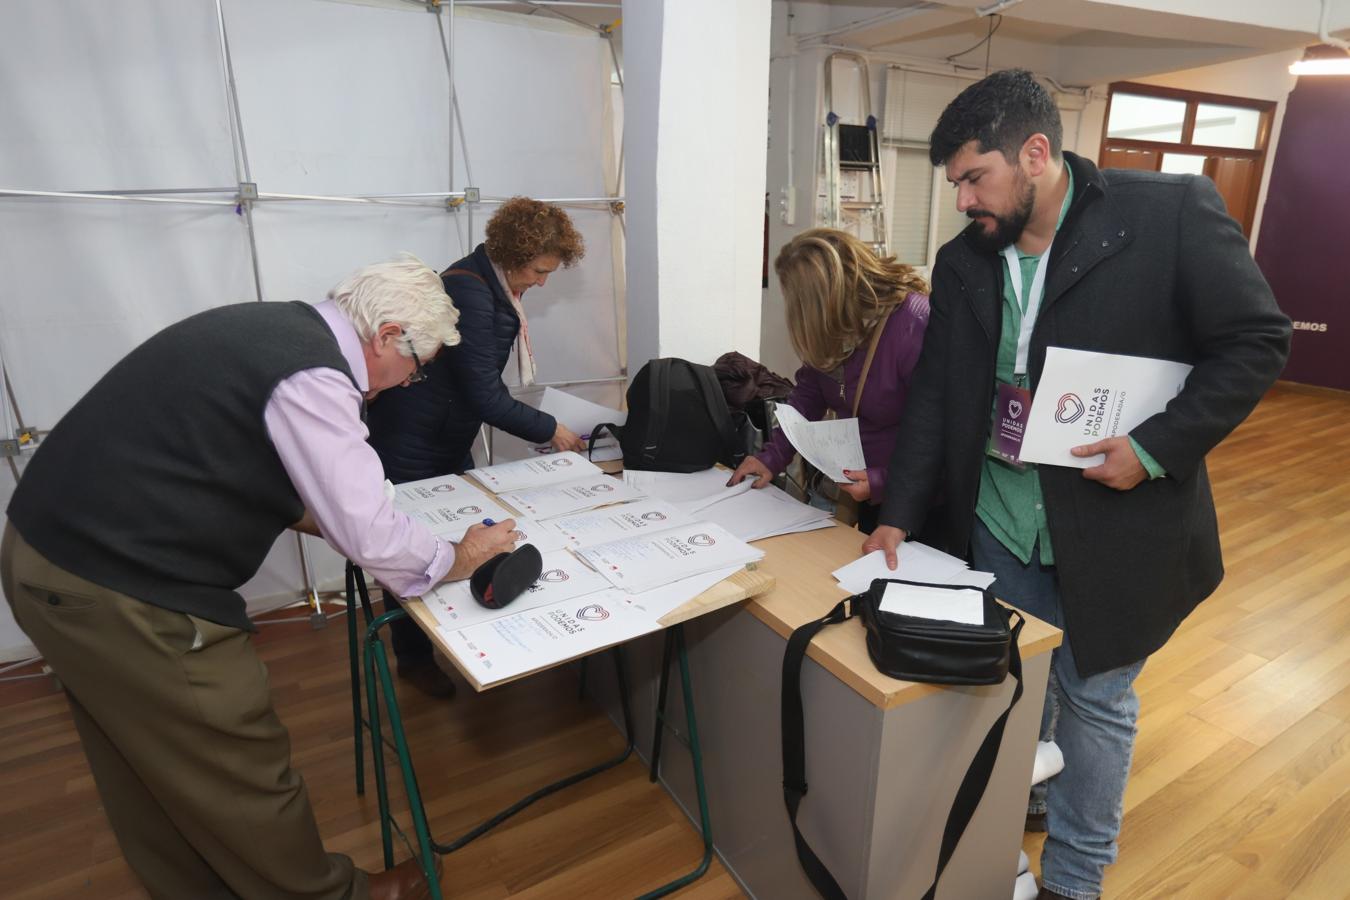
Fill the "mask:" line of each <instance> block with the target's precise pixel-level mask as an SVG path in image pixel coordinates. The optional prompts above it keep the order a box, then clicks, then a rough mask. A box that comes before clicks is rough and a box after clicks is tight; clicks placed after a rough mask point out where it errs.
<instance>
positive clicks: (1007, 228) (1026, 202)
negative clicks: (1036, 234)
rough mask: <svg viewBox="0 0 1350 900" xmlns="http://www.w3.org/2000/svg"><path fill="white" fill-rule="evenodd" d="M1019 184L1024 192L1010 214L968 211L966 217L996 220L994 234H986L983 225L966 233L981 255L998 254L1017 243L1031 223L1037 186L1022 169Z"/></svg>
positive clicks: (978, 210) (976, 210)
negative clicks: (987, 217) (986, 217)
mask: <svg viewBox="0 0 1350 900" xmlns="http://www.w3.org/2000/svg"><path fill="white" fill-rule="evenodd" d="M1017 182H1020V183H1021V185H1022V192H1021V196H1019V197H1018V198H1017V205H1016V206H1015V207H1013V211H1012V212H1011V213H1010V214H1008V215H1006V216H999V215H995V214H994V213H992V212H990V211H989V210H987V209H970V210H966V215H967V216H969V217H970V218H971V219H975V218H977V217H980V216H990V217H991V218H993V220H994V230H993V232H992V233H990V232H986V231H985V230H984V226H983V225H980V226H979V227H977V228H971V229H968V230H967V232H966V234H967V237H968V239H969V240H970V242H971V243H972V244H974V245H975V249H976V250H977V251H979V252H980V253H997V252H998V251H1000V250H1002V249H1003V248H1004V247H1006V246H1008V245H1009V244H1011V243H1013V242H1015V241H1016V240H1017V239H1018V238H1020V237H1021V236H1022V232H1023V230H1025V229H1026V227H1027V223H1028V222H1030V221H1031V211H1032V209H1033V208H1034V207H1035V205H1036V185H1035V184H1034V183H1032V181H1031V179H1030V178H1027V177H1026V175H1025V174H1023V173H1022V171H1021V169H1018V172H1017Z"/></svg>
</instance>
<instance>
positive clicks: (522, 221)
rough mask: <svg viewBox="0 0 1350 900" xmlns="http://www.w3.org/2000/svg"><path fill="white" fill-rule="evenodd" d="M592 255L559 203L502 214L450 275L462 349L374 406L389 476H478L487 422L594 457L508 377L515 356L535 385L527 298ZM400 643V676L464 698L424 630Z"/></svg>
mask: <svg viewBox="0 0 1350 900" xmlns="http://www.w3.org/2000/svg"><path fill="white" fill-rule="evenodd" d="M585 252H586V247H585V243H584V242H583V241H582V238H581V235H580V234H579V233H578V232H577V230H576V228H575V227H574V226H573V225H572V220H571V219H570V218H569V217H568V215H567V213H565V212H563V211H562V210H561V209H559V208H558V207H556V206H553V205H552V204H549V203H543V202H541V201H539V200H531V199H530V198H528V197H514V198H512V199H511V200H508V201H507V202H505V203H503V204H502V205H501V207H500V208H499V209H498V210H497V212H496V213H495V214H493V216H492V218H491V219H489V220H488V224H487V240H485V241H484V242H483V243H481V244H479V245H478V247H477V248H476V249H475V250H474V251H473V253H470V254H469V255H468V256H466V257H464V258H463V259H461V260H459V261H458V262H456V263H454V264H453V265H451V266H450V267H449V268H448V269H446V270H445V271H444V272H442V273H441V281H442V283H443V284H444V285H445V291H446V293H447V294H449V295H450V299H451V301H452V302H453V303H454V304H455V307H456V308H457V309H458V310H459V334H460V342H459V344H457V345H456V346H454V347H447V348H446V349H445V350H444V351H442V352H441V353H440V354H438V355H437V357H436V361H435V363H432V364H428V365H427V366H426V370H425V371H426V378H425V380H423V381H421V382H419V383H417V384H414V385H410V386H409V387H408V388H407V389H405V390H401V391H388V392H386V394H384V395H381V397H380V399H379V401H378V402H376V403H373V404H371V406H370V410H369V415H368V424H369V426H370V443H371V445H372V446H374V448H375V451H376V452H377V453H378V454H379V455H380V459H381V461H382V462H383V463H384V472H385V476H386V477H388V478H389V479H390V480H391V481H393V482H395V483H401V482H404V481H416V480H418V479H421V478H431V477H434V476H437V475H445V474H448V473H452V472H454V473H459V472H463V471H465V470H466V469H470V468H472V467H473V457H472V456H471V455H470V449H471V448H472V447H473V441H474V438H475V437H476V436H477V434H478V429H479V427H480V426H481V425H483V424H484V423H486V424H488V425H491V426H492V427H493V428H499V429H501V430H502V431H505V432H507V433H508V434H513V435H515V436H517V437H520V438H523V439H525V440H527V441H530V442H531V443H535V444H552V445H553V448H554V449H555V450H581V449H584V447H585V443H584V442H583V441H582V440H581V439H580V438H579V437H578V436H577V435H575V434H573V433H572V432H571V431H569V430H568V429H567V427H566V426H564V425H563V424H562V423H561V422H558V421H556V420H555V419H554V418H553V416H551V415H549V414H548V413H545V412H541V411H539V410H537V409H534V408H533V407H531V406H528V405H526V404H524V403H522V402H520V401H519V400H517V399H516V398H514V397H512V396H511V394H510V392H509V391H508V390H507V389H506V384H505V383H504V382H503V381H502V372H503V370H505V368H506V364H507V361H508V360H509V359H510V356H511V350H512V349H513V348H514V349H515V350H516V359H517V364H518V366H519V371H520V383H521V384H532V383H533V382H534V353H533V351H532V349H531V346H530V328H529V323H528V322H527V320H526V317H525V309H524V307H523V306H522V305H521V297H522V296H523V295H524V293H525V292H526V291H527V290H529V289H530V288H532V287H542V286H543V285H544V283H545V282H547V281H548V276H549V275H551V274H553V272H555V271H556V270H557V269H558V268H559V267H566V268H570V267H572V266H574V265H576V263H577V262H578V261H579V260H580V259H581V258H582V256H583V255H584V254H585ZM395 395H398V396H395ZM387 596H388V595H387V594H386V597H387ZM392 643H393V645H394V652H395V654H396V655H397V657H398V672H399V675H400V676H402V677H404V678H407V679H409V680H410V681H411V682H412V683H413V684H414V685H415V686H416V687H418V688H420V689H421V690H422V691H423V692H425V693H428V694H431V695H433V696H449V695H451V694H453V693H454V684H453V682H451V681H450V680H449V678H447V677H446V675H445V674H444V673H443V672H441V670H440V668H439V667H437V666H436V664H435V661H434V659H433V658H432V647H431V642H430V641H429V640H428V639H427V637H426V635H424V634H423V633H422V631H421V629H420V628H418V627H417V625H416V623H414V622H413V621H412V620H411V619H400V620H399V621H397V622H395V623H394V625H393V634H392Z"/></svg>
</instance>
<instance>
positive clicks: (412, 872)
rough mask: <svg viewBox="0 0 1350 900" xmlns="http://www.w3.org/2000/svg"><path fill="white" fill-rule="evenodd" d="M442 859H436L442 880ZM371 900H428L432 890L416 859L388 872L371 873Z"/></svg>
mask: <svg viewBox="0 0 1350 900" xmlns="http://www.w3.org/2000/svg"><path fill="white" fill-rule="evenodd" d="M440 874H441V858H440V857H439V856H437V857H436V877H437V880H439V879H440ZM368 878H369V883H370V900H426V898H427V897H430V896H431V889H430V888H429V887H428V886H427V880H426V878H425V877H424V876H423V875H422V867H421V866H419V865H418V864H417V860H416V859H408V860H404V861H403V862H401V863H399V864H398V865H396V866H394V867H393V868H392V869H389V870H388V871H386V872H370V873H369V874H368Z"/></svg>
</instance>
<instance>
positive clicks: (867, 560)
mask: <svg viewBox="0 0 1350 900" xmlns="http://www.w3.org/2000/svg"><path fill="white" fill-rule="evenodd" d="M967 571H968V570H967V568H966V564H965V561H964V560H961V559H958V558H957V557H955V556H952V555H951V554H949V553H943V552H942V551H941V550H936V549H934V548H932V547H930V546H928V545H927V544H921V543H919V542H918V541H905V543H903V544H901V545H900V556H899V565H898V567H897V568H896V569H895V571H891V570H890V569H888V568H886V554H885V553H883V552H882V551H880V550H873V551H872V552H871V553H869V554H867V555H866V556H864V557H861V558H860V559H855V560H854V561H853V562H851V563H849V564H848V565H846V566H841V567H840V568H838V569H835V570H834V572H832V573H831V574H833V575H834V577H835V579H836V580H838V582H839V586H840V587H841V588H843V589H844V590H846V591H848V592H849V593H850V594H861V593H862V592H863V591H865V590H867V589H868V588H869V587H871V586H872V581H873V580H874V579H877V578H882V579H886V578H903V579H904V580H905V581H926V582H929V583H930V584H947V583H949V580H950V579H952V578H961V577H964V576H965V573H966V572H967Z"/></svg>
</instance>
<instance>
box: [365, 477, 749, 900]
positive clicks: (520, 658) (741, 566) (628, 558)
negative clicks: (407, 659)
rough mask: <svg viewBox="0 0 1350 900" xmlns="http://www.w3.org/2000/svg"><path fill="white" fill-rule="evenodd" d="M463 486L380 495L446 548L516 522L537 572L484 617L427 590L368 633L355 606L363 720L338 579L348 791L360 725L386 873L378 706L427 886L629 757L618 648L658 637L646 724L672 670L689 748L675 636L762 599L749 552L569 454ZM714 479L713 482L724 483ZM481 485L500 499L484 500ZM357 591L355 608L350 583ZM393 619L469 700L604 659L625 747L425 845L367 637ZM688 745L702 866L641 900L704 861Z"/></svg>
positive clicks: (388, 852)
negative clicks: (608, 652)
mask: <svg viewBox="0 0 1350 900" xmlns="http://www.w3.org/2000/svg"><path fill="white" fill-rule="evenodd" d="M470 475H471V476H472V481H470V480H465V479H463V478H459V477H457V476H445V477H441V478H433V479H426V480H425V481H422V482H411V483H407V484H402V485H398V486H397V487H392V486H391V487H390V493H391V494H392V495H393V500H394V503H395V505H396V506H397V507H399V508H401V509H403V510H404V511H405V512H407V513H408V514H409V515H411V516H413V517H414V518H417V519H420V520H421V521H424V522H426V523H428V524H429V525H431V526H432V527H433V528H434V529H436V530H438V533H441V534H444V535H447V536H449V535H451V534H452V533H454V534H458V535H461V536H462V534H463V532H464V530H466V529H467V528H468V527H469V525H471V524H472V520H473V518H474V517H475V516H480V515H481V517H482V518H493V519H505V518H508V517H509V518H516V524H517V526H518V528H519V530H521V531H522V532H524V534H523V535H522V536H523V537H524V538H528V539H529V540H530V541H531V542H532V543H534V544H535V545H536V546H537V547H539V549H540V552H541V557H542V563H543V565H542V572H541V574H540V577H539V579H538V580H537V581H536V582H535V583H534V584H533V585H531V586H530V587H529V588H528V589H527V590H526V591H525V593H524V594H523V595H522V596H520V597H518V598H516V599H515V600H514V601H513V602H512V603H510V604H509V605H508V606H507V607H506V608H505V609H498V610H494V609H487V608H485V607H483V606H481V605H480V604H478V603H477V602H476V601H475V600H474V598H473V597H472V595H471V594H470V592H469V589H468V584H467V582H465V581H459V582H451V583H445V584H442V585H439V586H438V587H437V588H435V589H434V590H432V591H429V592H428V593H427V594H426V595H425V596H423V597H421V598H410V599H408V600H406V601H405V602H404V604H403V606H402V608H400V609H397V610H393V611H387V612H386V613H385V614H384V615H382V616H380V617H379V618H374V619H373V620H372V617H371V614H370V610H369V606H368V605H367V622H368V629H367V637H366V642H365V644H366V654H365V676H366V690H367V703H366V706H365V712H364V713H362V711H361V706H360V702H359V700H358V699H356V698H357V697H359V693H358V681H357V677H356V670H355V658H356V656H355V652H356V651H355V648H356V631H355V603H354V599H353V598H352V597H351V595H352V594H353V592H354V590H355V587H356V585H355V578H359V572H356V574H355V575H353V571H354V569H353V567H349V576H348V578H349V581H348V591H349V608H350V611H351V615H350V617H349V623H348V624H349V636H350V639H351V641H352V648H353V682H352V690H353V698H354V713H355V723H354V727H355V730H356V741H355V743H356V757H357V760H356V762H357V772H358V778H357V784H358V792H359V791H360V790H361V784H362V780H361V779H362V776H361V775H360V773H361V772H362V771H363V770H364V760H363V758H362V749H361V748H362V741H361V735H362V727H363V716H364V717H365V721H366V722H368V725H367V726H366V727H369V728H370V731H371V738H372V739H371V752H372V755H373V756H374V762H375V771H376V785H377V789H378V793H379V808H380V820H381V825H382V837H383V838H384V849H385V862H386V866H389V865H392V860H393V857H392V842H391V837H390V835H391V830H392V829H391V826H392V816H391V813H390V804H389V795H388V787H387V785H386V783H385V777H384V763H383V751H384V741H383V738H382V734H381V731H382V728H383V727H384V725H383V716H382V715H381V704H380V703H379V701H378V697H379V695H380V694H382V695H383V698H384V704H383V706H384V710H385V712H387V714H388V726H389V728H390V729H391V731H393V733H394V742H393V743H394V746H395V748H396V750H397V751H398V757H399V763H400V768H401V769H402V772H403V779H404V784H405V788H406V790H407V792H408V800H409V803H408V805H409V811H410V815H411V816H412V819H413V831H414V832H415V834H416V838H417V846H418V849H419V859H420V860H422V864H423V869H424V871H425V872H426V873H427V874H428V875H429V876H430V874H431V872H432V864H431V862H430V861H431V860H432V859H433V858H434V854H436V853H445V852H451V851H452V850H454V849H456V848H458V847H459V846H462V845H463V844H464V843H467V842H468V841H470V840H473V839H474V838H476V837H477V836H479V835H481V834H483V833H485V832H486V831H487V830H488V829H490V828H492V827H494V826H495V825H496V824H498V823H499V822H500V821H504V820H505V818H507V817H509V816H510V815H512V814H514V813H515V812H516V811H518V810H519V809H521V808H523V807H524V806H526V805H528V804H529V803H532V802H534V800H536V799H538V798H540V797H542V796H545V795H547V794H549V793H552V792H553V791H556V790H559V789H561V788H563V787H566V786H568V785H570V784H573V783H575V782H576V781H578V780H581V779H583V778H587V777H590V776H592V775H594V774H598V773H599V772H601V771H604V770H606V769H608V768H612V767H613V766H615V765H618V764H620V763H622V762H623V761H624V760H626V759H627V758H628V757H629V755H631V753H632V751H633V749H634V747H635V737H634V735H635V729H634V727H633V720H632V718H631V717H630V716H629V714H628V707H629V704H628V700H627V696H628V690H627V680H626V675H625V669H626V664H625V662H624V660H623V657H622V655H621V654H620V648H621V645H623V644H625V643H626V642H629V641H632V640H633V639H634V638H639V637H641V636H643V635H648V634H652V633H654V632H664V634H665V640H666V645H665V655H664V658H663V663H662V672H661V675H660V681H661V689H660V696H661V701H660V704H659V705H658V707H657V709H656V710H655V711H654V715H653V722H654V723H664V721H665V700H666V697H667V690H666V684H667V681H668V679H669V677H670V671H671V664H672V662H677V663H678V669H679V672H680V679H679V682H680V685H681V688H682V690H681V696H682V698H683V703H682V705H683V709H684V714H685V716H686V719H687V727H686V733H687V734H690V735H696V734H697V727H696V725H695V714H694V703H693V692H692V687H691V679H690V674H689V660H688V653H687V648H686V644H685V640H684V623H686V622H688V621H691V620H693V619H696V618H697V617H699V616H701V615H705V614H708V613H711V612H714V611H716V610H719V609H723V608H726V607H727V606H729V605H732V604H736V603H739V602H741V601H744V600H746V599H747V598H749V597H753V596H755V595H757V594H761V593H763V592H765V591H767V590H769V589H770V588H771V587H772V586H773V579H772V577H771V576H769V575H767V574H766V573H764V572H759V571H754V570H751V569H747V564H753V563H755V562H757V561H758V560H759V559H760V558H761V557H762V556H763V553H762V552H761V551H759V550H757V549H755V548H753V547H751V546H750V545H749V544H747V543H745V542H744V541H742V540H740V539H739V538H737V537H735V536H734V535H732V534H729V533H727V532H726V531H725V530H723V529H722V528H721V527H720V526H718V525H716V524H714V523H712V522H710V521H706V520H704V519H702V518H700V517H698V516H696V515H694V514H692V513H686V512H685V511H682V510H680V509H676V508H675V507H674V506H673V505H671V504H669V503H666V502H664V501H661V500H657V499H655V498H652V497H649V496H647V494H646V493H645V492H644V491H643V490H641V489H640V488H637V487H634V486H632V485H630V484H628V483H626V482H625V481H623V480H622V479H618V478H614V477H611V476H609V475H604V474H601V473H600V472H599V471H598V470H597V469H596V468H595V467H594V466H593V465H592V464H591V463H589V462H588V461H586V460H585V459H583V458H581V457H579V456H578V455H577V454H566V453H562V454H555V455H551V456H547V457H541V458H539V459H527V460H522V461H519V462H512V463H506V464H502V465H498V466H491V467H487V468H484V469H476V470H473V471H472V472H471V473H470ZM578 476H580V477H578ZM720 477H721V478H722V480H723V483H724V482H725V478H726V475H725V473H723V474H722V475H721V476H720ZM475 482H476V483H475ZM489 486H491V487H492V488H494V489H496V490H497V491H500V493H494V492H493V491H490V490H488V487H489ZM516 511H524V512H527V513H529V514H530V515H531V516H532V518H517V517H516ZM489 514H491V515H489ZM480 520H481V519H480ZM663 562H664V563H665V564H664V565H662V564H661V563H663ZM360 588H361V591H360V592H361V594H362V597H363V599H364V598H365V597H366V590H365V585H364V582H362V583H361V585H360ZM404 615H407V616H410V617H411V618H412V619H413V620H414V621H416V622H417V623H418V625H419V626H420V627H421V628H422V629H423V630H424V631H425V632H426V633H427V634H428V636H429V637H430V638H431V640H432V643H433V644H434V645H435V646H436V647H438V648H439V649H440V650H441V651H442V652H443V653H444V654H445V655H446V657H447V658H449V659H450V660H451V661H452V663H453V664H454V665H455V667H456V668H457V669H458V670H459V671H460V673H461V674H463V675H464V677H465V678H466V679H467V680H468V681H469V683H470V684H471V685H472V686H473V687H474V689H475V690H480V691H481V690H484V689H486V688H488V687H491V686H494V685H498V684H503V683H506V682H508V681H514V680H516V679H519V678H523V677H525V676H527V675H530V674H532V673H535V672H538V671H541V670H543V669H547V668H551V667H553V666H556V665H559V664H562V663H565V662H569V661H571V660H574V659H577V658H581V657H586V656H588V655H589V654H592V653H596V652H598V651H601V650H604V649H606V648H613V653H614V657H615V671H616V675H617V677H618V687H617V690H618V695H619V696H620V697H621V698H622V702H621V705H622V707H623V712H624V716H623V718H624V721H625V730H626V732H627V733H628V735H629V742H628V746H627V747H626V749H625V750H624V751H623V753H621V754H620V755H618V756H616V757H614V758H612V759H610V760H606V761H604V762H602V763H600V764H598V765H596V766H592V767H591V768H589V769H587V770H585V771H584V772H581V773H578V774H577V775H574V776H571V777H569V778H566V779H563V780H562V781H559V782H555V783H554V784H553V785H549V786H546V787H545V788H543V789H541V790H539V791H535V792H534V793H532V794H531V795H530V796H528V797H526V798H525V799H524V800H522V801H520V802H518V803H517V804H515V805H513V806H512V807H510V808H509V809H507V810H504V811H503V812H502V813H499V814H498V815H497V816H494V817H492V818H490V819H489V820H487V821H486V822H484V823H483V824H481V825H479V826H478V827H477V828H475V829H472V830H471V831H469V832H468V833H466V834H464V835H462V836H461V837H460V838H458V839H456V840H455V841H453V842H451V843H448V844H439V843H437V842H435V841H434V840H432V837H431V833H430V828H429V826H428V824H427V817H426V811H425V809H424V808H423V806H422V803H421V798H420V795H419V794H418V792H417V787H416V784H417V780H416V775H415V773H414V771H413V763H412V758H411V755H410V753H409V751H408V749H407V739H406V735H405V733H404V730H403V725H402V718H401V716H400V714H399V709H398V701H397V695H396V693H395V691H394V689H393V682H392V679H391V676H390V673H389V666H388V662H387V658H386V655H385V650H384V645H383V642H382V640H381V639H380V636H379V632H380V629H381V628H382V627H383V626H385V625H387V624H388V623H389V622H390V621H392V620H394V619H395V618H398V617H400V616H404ZM584 671H585V670H584V669H583V672H584ZM583 677H584V676H583ZM377 687H378V690H377ZM663 733H664V725H655V724H654V726H653V732H652V738H651V748H652V750H651V761H652V773H653V778H655V777H656V775H657V773H658V771H659V769H658V759H659V756H660V750H661V736H662V734H663ZM688 746H689V748H690V752H691V754H692V756H691V769H692V771H693V773H694V781H693V783H694V786H695V790H696V792H697V794H698V796H699V800H700V806H699V808H700V809H701V810H702V811H703V816H702V820H701V823H700V824H701V830H702V833H703V836H704V855H703V859H702V861H701V863H700V864H699V866H698V867H697V868H696V869H694V871H693V872H691V873H690V874H689V875H686V876H684V877H683V878H680V879H677V880H676V881H674V882H671V883H670V884H668V885H666V886H663V887H662V888H658V889H657V891H656V892H653V893H654V895H659V894H662V893H665V892H668V891H669V890H673V889H674V888H675V887H677V886H680V885H683V884H686V883H688V882H689V881H692V880H694V879H696V878H698V877H700V876H701V875H702V874H703V872H704V871H706V869H707V867H708V865H709V863H710V862H711V859H712V846H713V844H712V826H711V822H710V820H709V819H708V817H707V809H708V803H707V793H706V783H705V780H704V776H703V768H702V762H701V757H700V755H699V744H698V742H697V739H696V738H694V739H692V740H691V742H690V743H689V744H688ZM428 881H429V883H430V884H431V895H432V897H433V898H436V900H439V898H440V896H441V891H440V886H439V883H438V882H437V880H436V879H435V878H432V877H429V878H428Z"/></svg>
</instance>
